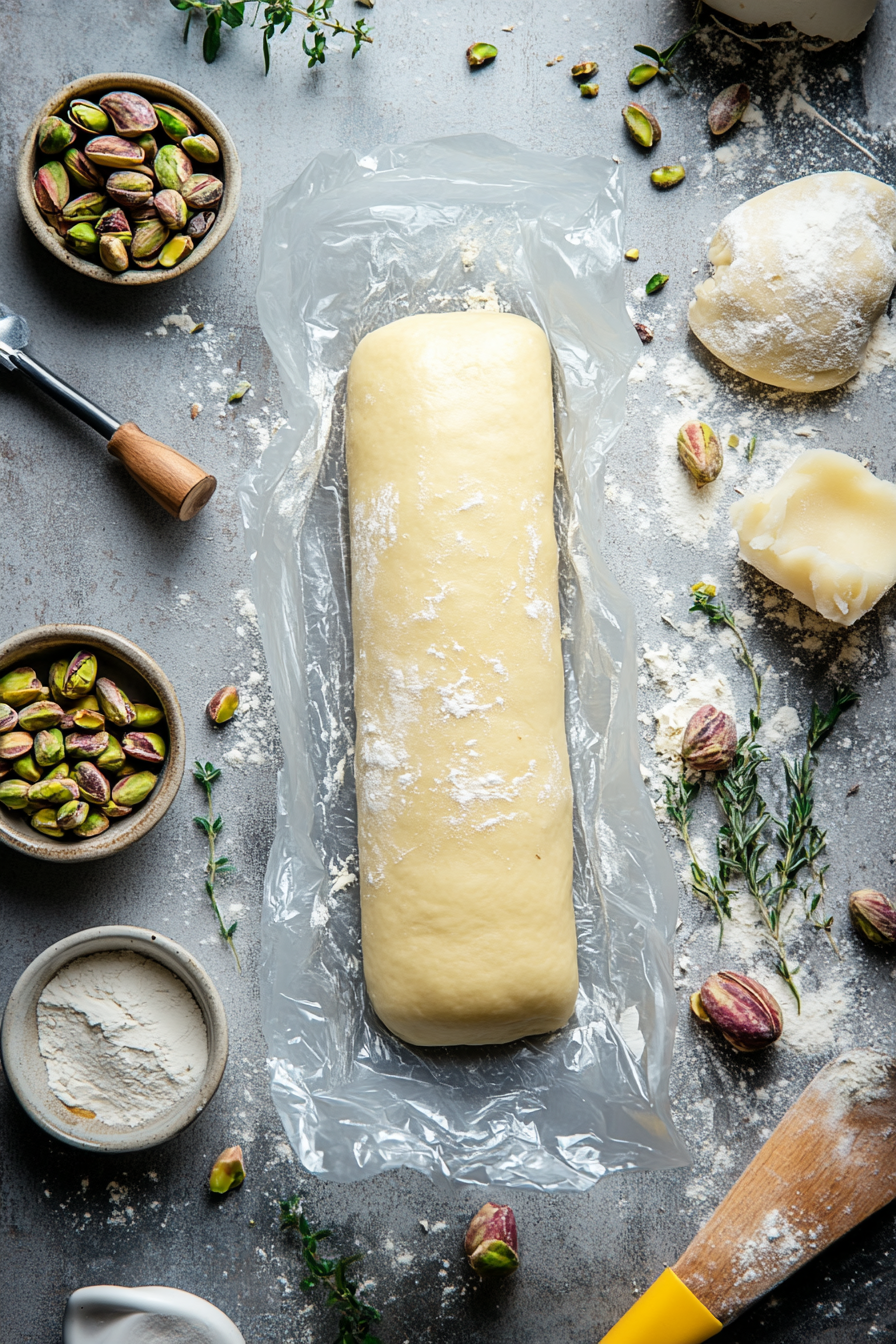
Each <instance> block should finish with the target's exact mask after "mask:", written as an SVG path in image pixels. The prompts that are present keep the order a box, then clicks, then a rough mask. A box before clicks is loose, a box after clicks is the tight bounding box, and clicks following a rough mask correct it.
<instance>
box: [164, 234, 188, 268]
mask: <svg viewBox="0 0 896 1344" xmlns="http://www.w3.org/2000/svg"><path fill="white" fill-rule="evenodd" d="M192 251H193V239H192V238H188V237H187V235H186V234H185V233H179V234H177V236H176V237H174V238H171V239H170V240H169V241H168V242H167V243H166V244H165V246H164V247H163V248H162V250H161V252H160V253H159V265H160V266H164V267H165V269H166V270H170V269H171V267H172V266H176V265H177V263H178V262H179V261H183V259H184V257H186V256H189V254H190V253H191V252H192Z"/></svg>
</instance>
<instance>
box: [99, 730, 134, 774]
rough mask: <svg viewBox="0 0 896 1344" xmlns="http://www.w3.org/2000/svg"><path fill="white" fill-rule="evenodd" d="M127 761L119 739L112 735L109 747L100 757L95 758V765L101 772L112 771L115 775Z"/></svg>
mask: <svg viewBox="0 0 896 1344" xmlns="http://www.w3.org/2000/svg"><path fill="white" fill-rule="evenodd" d="M126 759H127V758H126V756H125V754H124V752H123V751H122V749H121V743H120V742H119V740H118V738H117V737H113V736H112V735H111V733H110V734H109V745H108V747H107V748H106V750H105V751H104V752H101V753H100V755H99V756H96V757H94V764H95V765H97V766H99V768H100V770H110V771H111V772H112V773H113V774H117V773H118V771H119V770H120V769H121V767H122V766H123V765H124V763H125V761H126Z"/></svg>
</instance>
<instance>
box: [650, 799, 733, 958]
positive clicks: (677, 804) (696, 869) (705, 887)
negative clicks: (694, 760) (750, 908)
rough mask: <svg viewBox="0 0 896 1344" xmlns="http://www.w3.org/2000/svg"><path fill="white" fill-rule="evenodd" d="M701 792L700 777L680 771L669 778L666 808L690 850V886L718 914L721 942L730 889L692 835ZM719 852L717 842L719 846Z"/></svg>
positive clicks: (727, 916) (729, 916) (729, 915)
mask: <svg viewBox="0 0 896 1344" xmlns="http://www.w3.org/2000/svg"><path fill="white" fill-rule="evenodd" d="M699 792H700V785H699V783H698V782H697V780H692V779H687V778H686V777H685V776H684V775H679V776H678V778H677V779H667V780H666V811H667V812H668V814H669V816H670V817H671V819H672V821H673V822H674V824H675V826H676V827H677V829H678V833H679V835H680V836H681V838H682V840H683V841H684V844H685V848H686V849H687V851H688V858H689V859H690V864H691V886H692V887H693V889H694V894H695V895H696V896H698V897H700V898H701V900H704V901H707V902H708V903H709V904H710V905H711V906H712V908H713V910H714V911H715V914H716V919H717V920H718V921H719V942H720V943H721V941H722V934H723V933H724V930H725V923H724V921H725V920H726V919H730V918H731V892H730V890H729V888H728V887H727V886H726V884H725V882H724V881H723V880H722V877H721V865H720V874H719V875H718V876H717V875H716V874H715V873H709V872H707V871H706V869H705V868H704V867H703V865H702V864H701V862H700V859H699V858H698V856H697V853H696V851H695V849H694V845H693V842H692V840H691V835H690V830H689V827H690V822H691V818H692V817H693V815H694V806H693V805H694V801H695V800H696V798H697V795H698V794H699ZM716 853H717V854H718V846H717V848H716Z"/></svg>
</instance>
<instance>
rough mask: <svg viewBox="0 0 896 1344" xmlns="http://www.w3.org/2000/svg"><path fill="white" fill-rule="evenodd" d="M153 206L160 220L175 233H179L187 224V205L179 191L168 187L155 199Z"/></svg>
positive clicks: (157, 194)
mask: <svg viewBox="0 0 896 1344" xmlns="http://www.w3.org/2000/svg"><path fill="white" fill-rule="evenodd" d="M153 205H154V206H155V207H156V214H157V215H158V217H159V219H160V220H161V221H162V223H163V224H165V225H166V226H167V227H168V228H169V229H171V230H172V231H173V232H175V233H177V231H178V230H179V229H182V228H183V227H184V225H185V224H186V222H187V213H188V212H187V203H186V201H185V200H184V198H183V196H181V194H180V192H179V191H175V190H174V189H173V188H172V187H166V188H165V190H164V191H160V192H157V193H156V195H155V196H154V197H153Z"/></svg>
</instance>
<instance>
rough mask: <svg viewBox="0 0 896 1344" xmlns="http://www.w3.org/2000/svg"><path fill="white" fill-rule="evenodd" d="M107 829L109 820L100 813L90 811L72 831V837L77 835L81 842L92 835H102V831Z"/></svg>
mask: <svg viewBox="0 0 896 1344" xmlns="http://www.w3.org/2000/svg"><path fill="white" fill-rule="evenodd" d="M108 829H109V818H108V817H104V816H103V814H102V812H94V811H90V812H88V813H87V816H86V817H85V818H84V820H83V821H82V822H81V824H80V826H76V827H75V828H74V830H73V831H72V835H78V836H80V837H81V839H82V840H89V839H90V837H91V836H92V835H102V833H103V831H108Z"/></svg>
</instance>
